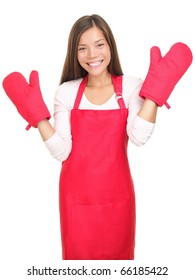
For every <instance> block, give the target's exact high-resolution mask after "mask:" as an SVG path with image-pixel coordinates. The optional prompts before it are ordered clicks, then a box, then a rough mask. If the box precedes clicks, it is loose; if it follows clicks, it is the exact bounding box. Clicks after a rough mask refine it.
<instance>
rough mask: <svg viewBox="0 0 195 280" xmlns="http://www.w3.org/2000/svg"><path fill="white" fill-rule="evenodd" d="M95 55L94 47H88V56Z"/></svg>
mask: <svg viewBox="0 0 195 280" xmlns="http://www.w3.org/2000/svg"><path fill="white" fill-rule="evenodd" d="M96 56H97V52H96V50H95V48H90V49H89V50H88V57H90V58H91V57H96Z"/></svg>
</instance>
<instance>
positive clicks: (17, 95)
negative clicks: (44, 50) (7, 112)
mask: <svg viewBox="0 0 195 280" xmlns="http://www.w3.org/2000/svg"><path fill="white" fill-rule="evenodd" d="M3 88H4V90H5V92H6V94H7V95H8V97H9V98H10V99H11V101H12V102H13V103H14V105H15V106H16V108H17V110H18V112H19V113H20V115H21V116H22V117H23V118H24V119H25V120H26V121H27V122H28V123H29V125H28V126H27V127H26V129H27V130H28V129H29V128H30V127H31V126H33V127H35V128H36V127H37V124H38V122H40V121H41V120H44V119H50V118H51V116H50V113H49V110H48V108H47V106H46V105H45V103H44V101H43V98H42V94H41V90H40V86H39V75H38V72H37V71H34V70H33V71H32V72H31V74H30V78H29V84H28V82H27V81H26V79H25V78H24V76H23V75H22V74H21V73H19V72H13V73H11V74H9V75H8V76H7V77H5V78H4V80H3Z"/></svg>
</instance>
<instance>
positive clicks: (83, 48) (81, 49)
mask: <svg viewBox="0 0 195 280" xmlns="http://www.w3.org/2000/svg"><path fill="white" fill-rule="evenodd" d="M78 50H79V51H84V50H86V48H85V47H80V48H78Z"/></svg>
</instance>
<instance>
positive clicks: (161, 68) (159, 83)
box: [139, 42, 192, 107]
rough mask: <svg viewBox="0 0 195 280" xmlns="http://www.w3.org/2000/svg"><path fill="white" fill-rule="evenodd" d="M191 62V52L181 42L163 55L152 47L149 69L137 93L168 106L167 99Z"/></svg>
mask: <svg viewBox="0 0 195 280" xmlns="http://www.w3.org/2000/svg"><path fill="white" fill-rule="evenodd" d="M191 63H192V52H191V50H190V48H189V47H188V46H187V45H185V44H183V43H180V42H179V43H176V44H174V45H173V46H172V47H171V48H170V50H169V51H168V53H167V54H166V55H165V56H164V57H162V56H161V52H160V49H159V48H158V47H152V48H151V50H150V66H149V70H148V73H147V76H146V78H145V81H144V83H143V86H142V88H141V90H140V93H139V95H140V96H141V97H142V98H149V99H151V100H153V101H154V102H155V103H156V104H157V105H158V106H162V105H164V104H165V105H166V106H167V107H168V104H167V99H168V98H169V96H170V94H171V92H172V90H173V88H174V87H175V85H176V84H177V82H178V81H179V80H180V79H181V77H182V76H183V75H184V73H185V72H186V71H187V69H188V67H189V66H190V64H191Z"/></svg>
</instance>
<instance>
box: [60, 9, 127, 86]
mask: <svg viewBox="0 0 195 280" xmlns="http://www.w3.org/2000/svg"><path fill="white" fill-rule="evenodd" d="M94 25H95V26H97V27H98V28H99V29H101V30H102V32H103V34H104V37H105V38H106V40H107V42H108V44H109V46H110V52H111V61H110V64H109V65H108V71H109V72H110V73H111V74H112V75H116V76H119V75H123V72H122V68H121V65H120V61H119V56H118V51H117V46H116V42H115V39H114V36H113V33H112V30H111V29H110V27H109V25H108V24H107V22H106V21H105V20H104V19H103V18H102V17H100V16H99V15H95V14H93V15H91V16H83V17H81V18H79V19H78V20H77V21H76V22H75V23H74V25H73V27H72V29H71V31H70V34H69V39H68V47H67V54H66V58H65V62H64V66H63V70H62V74H61V79H60V84H62V83H63V82H67V81H70V80H75V79H78V78H83V77H85V76H86V75H87V71H86V70H85V69H83V68H82V67H81V66H80V64H79V62H78V60H77V51H78V43H79V40H80V37H81V35H82V34H83V33H84V32H85V31H86V30H88V29H89V28H91V27H93V26H94Z"/></svg>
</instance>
